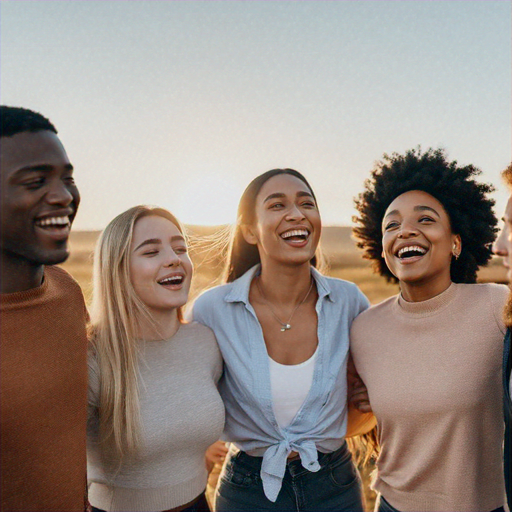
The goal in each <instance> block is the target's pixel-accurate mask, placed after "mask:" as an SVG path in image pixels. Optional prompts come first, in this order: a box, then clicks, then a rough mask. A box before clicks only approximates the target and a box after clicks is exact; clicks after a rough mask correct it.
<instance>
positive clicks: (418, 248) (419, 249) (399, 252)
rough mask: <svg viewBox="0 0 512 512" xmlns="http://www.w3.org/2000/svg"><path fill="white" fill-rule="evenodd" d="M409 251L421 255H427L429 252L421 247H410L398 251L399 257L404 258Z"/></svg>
mask: <svg viewBox="0 0 512 512" xmlns="http://www.w3.org/2000/svg"><path fill="white" fill-rule="evenodd" d="M409 251H416V252H419V253H421V254H425V253H426V252H427V250H426V249H424V248H423V247H420V246H419V245H409V246H408V247H402V248H401V249H400V250H399V251H398V257H399V258H400V257H401V256H402V254H404V253H405V252H409Z"/></svg>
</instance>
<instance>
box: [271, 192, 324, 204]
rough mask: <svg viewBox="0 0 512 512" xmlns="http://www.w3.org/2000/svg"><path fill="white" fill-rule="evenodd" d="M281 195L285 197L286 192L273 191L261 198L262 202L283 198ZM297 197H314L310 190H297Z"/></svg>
mask: <svg viewBox="0 0 512 512" xmlns="http://www.w3.org/2000/svg"><path fill="white" fill-rule="evenodd" d="M283 197H286V194H285V193H284V192H274V193H273V194H270V195H268V196H267V197H266V198H265V199H264V200H263V202H264V203H266V202H267V201H270V200H271V199H276V198H283ZM297 197H311V199H314V197H313V194H311V193H310V192H306V191H305V190H302V191H300V192H297Z"/></svg>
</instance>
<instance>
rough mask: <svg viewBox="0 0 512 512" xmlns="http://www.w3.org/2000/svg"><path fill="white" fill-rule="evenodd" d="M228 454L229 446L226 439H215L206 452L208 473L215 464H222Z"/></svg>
mask: <svg viewBox="0 0 512 512" xmlns="http://www.w3.org/2000/svg"><path fill="white" fill-rule="evenodd" d="M227 454H228V447H227V444H226V443H225V442H224V441H215V443H213V444H212V445H211V446H209V447H208V448H207V450H206V453H205V458H206V469H207V470H208V473H210V472H211V471H212V469H213V468H214V466H215V464H222V463H223V462H224V459H225V458H226V455H227Z"/></svg>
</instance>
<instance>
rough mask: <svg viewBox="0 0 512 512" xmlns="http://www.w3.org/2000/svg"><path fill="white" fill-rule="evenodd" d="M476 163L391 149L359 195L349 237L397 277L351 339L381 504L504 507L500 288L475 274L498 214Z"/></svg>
mask: <svg viewBox="0 0 512 512" xmlns="http://www.w3.org/2000/svg"><path fill="white" fill-rule="evenodd" d="M479 173H480V171H479V170H478V169H476V168H475V167H473V166H472V165H468V166H464V167H460V166H458V165H457V162H449V161H448V160H447V158H446V155H445V153H444V151H443V150H440V149H438V150H433V149H429V150H428V151H426V152H422V151H421V150H420V149H417V150H410V151H407V152H406V153H405V154H403V155H400V154H397V153H394V154H392V155H391V156H386V155H385V157H384V160H383V162H381V163H379V164H378V165H377V167H376V168H375V169H374V170H373V172H372V174H371V178H370V179H369V180H367V181H366V183H365V190H364V192H363V193H361V194H360V195H359V196H358V198H357V199H356V207H357V210H358V212H359V216H358V217H356V218H355V219H354V220H355V222H356V227H355V228H354V234H355V236H356V238H357V240H358V246H359V247H360V248H361V249H362V250H363V251H364V257H365V258H367V259H369V260H371V261H372V262H373V264H374V268H375V270H376V271H377V272H378V273H380V274H381V275H382V276H384V277H385V278H386V279H387V280H388V281H393V282H398V283H399V285H400V294H399V295H397V296H395V297H391V298H390V299H387V300H385V301H384V302H382V303H380V304H378V305H376V306H373V307H371V308H370V309H368V310H367V311H365V312H363V313H362V314H361V315H359V316H358V317H357V318H356V319H355V321H354V323H353V324H352V329H351V339H350V343H351V352H352V356H353V358H354V362H355V365H356V368H357V370H358V372H359V374H360V376H361V377H362V379H363V380H364V382H365V384H366V386H367V388H368V393H369V399H370V403H371V406H372V409H373V412H374V414H375V416H376V417H377V421H378V427H377V428H378V438H379V444H380V455H379V458H378V460H377V474H376V478H375V483H374V488H375V490H376V491H378V492H379V493H380V498H379V504H378V510H379V511H397V510H398V511H402V512H407V511H410V512H412V511H414V512H428V511H436V512H441V511H446V512H448V511H455V510H457V511H467V512H471V511H472V512H484V511H485V512H491V511H501V510H503V504H504V500H505V498H504V496H505V489H504V479H503V467H502V464H503V462H502V460H503V459H502V442H503V411H502V389H501V358H502V350H503V336H504V334H505V326H504V323H503V320H502V312H503V306H504V304H505V301H506V298H507V292H508V290H507V287H505V286H502V285H496V284H475V283H476V272H477V269H478V268H479V267H480V266H482V265H484V264H486V262H487V261H488V260H489V259H490V257H491V254H492V252H491V244H492V241H493V240H494V238H495V232H496V227H495V226H496V223H497V220H496V218H495V216H494V214H493V211H492V206H493V201H492V200H491V199H489V198H488V197H487V196H488V194H489V193H490V192H491V191H492V187H490V186H489V185H485V184H481V183H478V182H476V181H475V179H474V177H475V176H476V175H478V174H479Z"/></svg>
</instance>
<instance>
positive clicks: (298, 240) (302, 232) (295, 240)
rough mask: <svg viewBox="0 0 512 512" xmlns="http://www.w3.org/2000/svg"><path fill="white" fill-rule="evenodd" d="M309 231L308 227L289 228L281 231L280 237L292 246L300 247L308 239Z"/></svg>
mask: <svg viewBox="0 0 512 512" xmlns="http://www.w3.org/2000/svg"><path fill="white" fill-rule="evenodd" d="M310 234H311V233H310V231H309V230H308V229H304V228H300V229H289V230H288V231H285V232H284V233H281V235H280V236H281V238H282V239H283V240H284V241H285V242H287V243H289V244H291V245H294V246H299V247H302V246H304V245H306V243H307V242H308V240H309V235H310Z"/></svg>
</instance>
